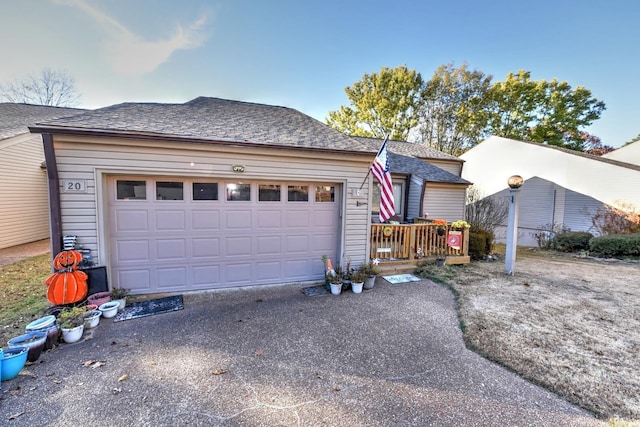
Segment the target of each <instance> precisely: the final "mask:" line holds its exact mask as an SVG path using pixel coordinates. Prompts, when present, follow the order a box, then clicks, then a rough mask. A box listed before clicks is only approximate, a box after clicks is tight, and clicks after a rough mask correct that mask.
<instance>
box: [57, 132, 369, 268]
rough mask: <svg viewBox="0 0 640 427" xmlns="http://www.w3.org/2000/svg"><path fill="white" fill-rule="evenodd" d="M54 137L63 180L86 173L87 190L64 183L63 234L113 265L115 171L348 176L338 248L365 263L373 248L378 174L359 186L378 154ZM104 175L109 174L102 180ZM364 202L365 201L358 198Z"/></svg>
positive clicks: (338, 179) (330, 179)
mask: <svg viewBox="0 0 640 427" xmlns="http://www.w3.org/2000/svg"><path fill="white" fill-rule="evenodd" d="M54 141H55V150H56V159H57V162H58V171H59V177H60V185H61V186H62V182H63V180H65V179H82V180H85V181H86V189H87V192H86V193H65V192H63V191H62V187H61V188H60V191H61V194H60V202H61V209H62V230H63V234H71V235H77V236H78V237H79V241H80V243H81V244H83V246H84V247H85V248H88V249H91V251H92V255H93V256H94V259H96V260H97V262H98V263H100V264H108V259H107V257H106V256H105V254H106V253H108V251H107V250H106V239H105V238H104V237H103V236H102V232H103V230H106V229H107V227H108V224H106V223H105V218H106V216H105V214H106V213H105V212H101V209H102V206H105V208H104V209H106V205H107V204H106V199H105V198H106V195H105V194H104V193H106V183H105V180H106V176H107V175H109V174H128V175H138V174H140V175H153V176H157V175H166V176H176V177H180V176H195V177H203V178H223V179H229V178H233V179H237V180H243V179H246V180H256V179H258V180H265V179H267V180H268V179H280V180H289V181H316V182H318V181H322V182H326V183H340V184H342V186H343V189H342V194H343V200H342V202H343V206H344V207H345V211H344V217H343V230H345V231H344V232H343V233H342V247H341V248H339V250H338V252H339V253H342V254H343V256H342V257H343V258H344V259H347V258H350V259H351V262H352V265H358V264H360V263H362V262H364V261H365V255H366V254H367V253H368V249H369V248H368V236H369V230H370V226H369V225H370V219H369V215H368V212H369V209H370V206H369V204H368V203H366V201H367V200H368V199H369V197H368V194H369V191H370V188H371V182H372V178H369V182H368V185H364V186H363V188H362V190H360V196H356V195H355V192H356V190H358V189H359V188H360V185H361V183H362V180H363V179H364V177H365V175H366V174H367V168H368V166H369V163H370V160H371V159H370V156H367V155H364V156H357V155H345V154H336V155H333V154H326V153H320V154H318V153H313V152H306V151H305V152H302V151H294V150H287V149H267V148H264V149H262V148H250V149H247V148H237V147H229V146H226V147H224V146H215V145H208V144H185V143H166V142H150V141H132V140H130V139H128V140H117V139H109V140H106V139H99V138H78V137H68V138H65V139H62V138H61V137H60V136H56V137H55V139H54ZM232 165H242V166H244V167H245V172H244V173H234V172H233V171H232V169H231V167H232ZM96 178H97V179H101V178H102V182H98V183H97V184H98V185H96ZM363 201H364V202H365V203H364V204H361V205H360V206H358V205H357V202H360V203H362V202H363ZM99 207H100V208H99ZM318 262H319V263H320V262H322V261H321V260H320V259H319V260H318Z"/></svg>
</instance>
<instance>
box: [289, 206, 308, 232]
mask: <svg viewBox="0 0 640 427" xmlns="http://www.w3.org/2000/svg"><path fill="white" fill-rule="evenodd" d="M308 209H309V208H307V209H304V210H303V209H291V210H287V213H286V215H287V224H286V226H287V227H304V228H307V227H309V225H310V224H311V223H310V221H309V217H310V215H311V214H310V212H309V210H308Z"/></svg>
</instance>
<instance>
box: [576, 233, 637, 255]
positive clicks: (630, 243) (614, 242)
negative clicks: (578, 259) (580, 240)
mask: <svg viewBox="0 0 640 427" xmlns="http://www.w3.org/2000/svg"><path fill="white" fill-rule="evenodd" d="M589 249H590V251H591V252H592V253H594V254H597V255H600V256H605V257H612V258H624V257H637V256H640V233H635V234H609V235H606V236H598V237H594V238H593V239H591V240H590V241H589Z"/></svg>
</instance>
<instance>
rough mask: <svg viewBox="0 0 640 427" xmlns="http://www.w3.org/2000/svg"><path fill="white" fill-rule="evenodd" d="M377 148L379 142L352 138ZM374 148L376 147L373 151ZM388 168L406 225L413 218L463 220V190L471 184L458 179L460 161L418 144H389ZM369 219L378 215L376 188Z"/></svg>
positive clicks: (397, 209)
mask: <svg viewBox="0 0 640 427" xmlns="http://www.w3.org/2000/svg"><path fill="white" fill-rule="evenodd" d="M353 138H354V139H357V140H358V141H362V142H364V143H366V144H368V145H369V147H370V148H371V149H377V148H380V146H381V145H382V140H381V139H376V138H363V137H353ZM376 147H377V148H376ZM387 148H388V151H389V152H390V155H389V167H390V169H391V172H392V175H391V176H392V179H393V186H394V196H395V202H396V213H397V215H398V216H399V217H400V218H401V219H403V220H405V221H408V222H411V221H413V219H414V218H415V217H424V216H426V215H427V214H428V215H429V218H431V219H433V218H441V219H445V220H448V221H451V222H452V221H456V220H458V219H463V218H464V204H465V197H466V189H467V187H468V186H469V185H471V183H470V182H469V181H467V180H465V179H462V178H461V177H460V173H461V171H462V165H463V163H464V160H462V159H459V158H457V157H455V156H451V155H449V154H445V153H442V152H440V151H438V150H434V149H432V148H429V147H426V146H424V145H421V144H417V143H411V142H403V141H389V142H388V144H387ZM372 198H373V199H372V220H373V221H374V222H375V221H376V220H377V216H378V205H379V203H380V190H379V185H374V188H373V193H372Z"/></svg>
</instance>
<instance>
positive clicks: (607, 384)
mask: <svg viewBox="0 0 640 427" xmlns="http://www.w3.org/2000/svg"><path fill="white" fill-rule="evenodd" d="M448 268H452V269H454V270H455V271H456V273H455V275H454V277H453V278H452V279H450V280H448V284H449V286H451V287H452V289H453V290H454V291H455V292H456V294H457V296H458V302H459V314H460V319H461V320H460V322H461V326H462V327H463V330H464V335H465V339H466V341H467V343H468V345H469V346H470V347H472V348H474V349H476V350H477V351H478V352H479V353H481V354H483V355H485V356H486V357H488V358H489V359H492V360H494V361H496V362H498V363H500V364H503V365H504V366H506V367H508V368H510V369H512V370H514V371H516V372H518V373H519V374H520V375H522V376H523V377H525V378H527V379H529V380H531V381H533V382H535V383H538V384H540V385H542V386H544V387H546V388H548V389H550V390H552V391H554V392H556V393H558V394H559V395H561V396H564V397H565V398H566V399H568V400H570V401H572V402H574V403H576V404H578V405H580V406H582V407H584V408H586V409H588V410H591V411H593V412H594V413H595V414H597V415H599V416H601V417H603V418H609V419H610V424H611V425H618V426H630V425H638V420H640V375H639V374H638V367H640V283H639V280H638V278H639V277H640V274H639V273H640V264H639V263H638V262H622V261H608V262H604V261H601V260H600V261H598V260H590V259H578V258H569V257H566V256H555V257H550V256H548V255H546V256H545V255H544V254H541V253H539V252H533V253H530V254H527V255H525V254H524V253H522V254H519V255H518V259H517V261H516V265H515V275H514V276H507V275H505V274H504V262H501V261H496V262H476V263H472V264H470V265H468V266H464V267H448ZM633 420H635V421H633Z"/></svg>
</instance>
